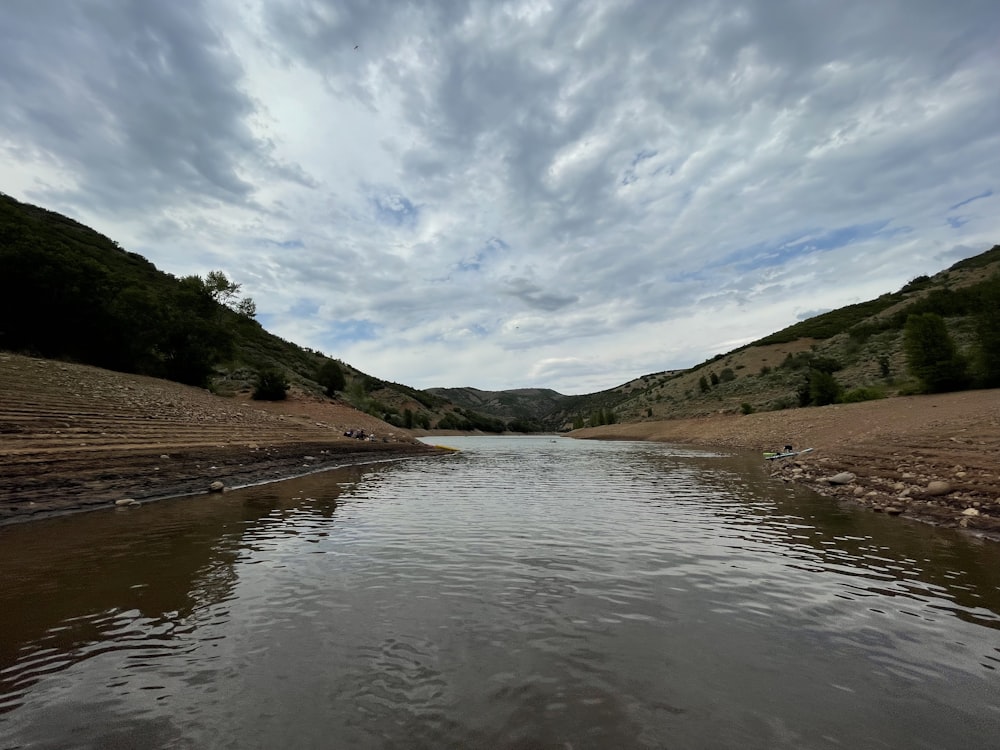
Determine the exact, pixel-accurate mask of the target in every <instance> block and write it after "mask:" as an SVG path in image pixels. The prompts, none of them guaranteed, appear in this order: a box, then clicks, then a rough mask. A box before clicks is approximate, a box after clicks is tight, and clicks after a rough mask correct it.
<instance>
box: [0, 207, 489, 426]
mask: <svg viewBox="0 0 1000 750" xmlns="http://www.w3.org/2000/svg"><path fill="white" fill-rule="evenodd" d="M0 269H2V272H0V350H8V351H15V352H23V353H27V354H34V355H39V356H42V357H47V358H59V359H65V360H70V361H75V362H80V363H85V364H90V365H95V366H98V367H103V368H107V369H111V370H116V371H120V372H126V373H133V374H139V375H149V376H153V377H157V378H165V379H169V380H173V381H176V382H180V383H185V384H188V385H197V386H202V387H207V388H209V389H211V390H212V391H213V392H214V393H217V394H220V395H225V396H237V395H240V396H247V395H249V394H251V393H252V392H253V391H254V389H255V387H256V385H257V383H258V382H259V380H260V378H261V376H262V374H265V373H272V374H273V373H277V375H278V376H279V377H280V378H283V379H284V380H285V381H286V382H287V384H288V385H289V387H290V392H291V393H293V394H299V395H302V396H304V397H308V398H315V399H323V398H326V392H327V386H328V383H325V382H324V381H325V380H327V379H326V378H324V377H323V375H322V373H323V370H324V368H330V367H333V368H334V370H337V371H339V372H340V375H341V376H342V377H341V379H340V380H341V382H339V383H337V385H336V387H335V388H334V389H333V390H334V395H335V400H336V401H338V402H340V403H344V404H348V405H350V406H353V407H354V408H356V409H358V410H360V411H363V412H365V413H366V414H369V415H372V416H376V417H378V418H379V419H381V420H384V421H385V422H387V423H388V424H389V425H392V426H393V427H396V428H406V427H424V428H430V427H436V426H439V425H441V426H442V427H444V428H452V429H453V428H456V427H458V428H467V427H473V426H474V427H477V428H480V429H489V430H492V431H502V430H503V428H504V425H503V424H502V423H501V422H499V421H498V420H496V419H494V418H492V417H486V416H483V415H480V414H476V413H473V412H470V411H469V410H466V409H459V408H456V407H455V405H454V404H452V403H451V402H449V401H448V400H447V399H444V398H441V397H440V396H434V395H432V394H428V393H425V392H423V391H420V390H417V389H414V388H410V387H408V386H405V385H400V384H397V383H389V382H385V381H382V380H379V379H378V378H375V377H373V376H371V375H369V374H367V373H364V372H362V371H360V370H358V369H357V368H354V367H352V366H351V365H349V364H347V363H344V362H341V361H339V360H336V359H334V358H333V357H328V356H327V355H325V354H323V353H322V352H317V351H313V350H311V349H308V348H304V347H300V346H298V345H296V344H294V343H292V342H290V341H286V340H284V339H282V338H280V337H278V336H275V335H273V334H271V333H269V332H268V331H266V330H265V329H264V328H263V327H262V326H261V325H260V324H259V323H258V322H257V321H256V320H255V319H254V317H253V315H254V309H255V306H254V305H253V303H252V301H249V300H247V299H246V298H240V297H239V296H238V295H236V290H238V288H239V285H238V284H236V283H234V282H229V280H228V279H226V278H225V276H224V275H222V274H221V273H218V274H217V275H216V272H213V274H209V276H208V277H206V278H205V279H202V278H199V277H197V276H189V277H184V278H177V277H175V276H173V275H171V274H168V273H165V272H163V271H160V270H159V269H157V268H156V267H155V266H154V265H153V264H152V263H150V262H149V261H148V260H146V259H145V258H143V257H142V256H140V255H138V254H136V253H132V252H128V251H127V250H125V249H124V248H123V247H121V246H120V245H119V244H118V243H117V242H114V241H113V240H111V239H109V238H108V237H105V236H104V235H102V234H100V233H98V232H95V231H94V230H93V229H90V228H89V227H86V226H84V225H83V224H80V223H79V222H77V221H74V220H73V219H70V218H68V217H66V216H63V215H61V214H58V213H55V212H53V211H48V210H46V209H44V208H40V207H38V206H32V205H30V204H26V203H21V202H19V201H17V200H15V199H14V198H12V197H10V196H7V195H3V194H0ZM441 423H443V425H442V424H441Z"/></svg>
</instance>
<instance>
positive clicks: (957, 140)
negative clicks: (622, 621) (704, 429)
mask: <svg viewBox="0 0 1000 750" xmlns="http://www.w3.org/2000/svg"><path fill="white" fill-rule="evenodd" d="M2 13H3V14H4V23H3V24H0V102H2V104H0V149H2V155H3V158H4V159H5V163H7V164H9V165H10V169H8V170H7V171H6V174H5V177H4V178H3V184H2V185H0V189H3V190H5V191H6V192H10V193H12V194H15V195H17V196H18V197H21V198H26V199H30V200H34V201H36V202H39V203H42V204H43V205H46V206H47V207H49V208H53V209H55V210H63V211H66V212H68V213H71V214H72V215H74V216H76V217H77V218H80V219H81V220H84V221H86V222H87V223H90V224H92V225H94V226H96V227H97V228H98V229H100V231H102V232H103V233H105V234H108V235H109V236H112V237H114V238H116V239H118V240H119V241H120V242H122V243H123V244H124V245H126V247H128V248H129V249H130V250H135V251H137V252H142V253H143V254H145V255H147V256H148V257H150V258H151V259H152V260H153V261H154V262H156V263H157V264H158V265H159V266H161V267H163V268H165V269H166V270H168V271H171V272H173V273H191V272H202V273H203V272H205V271H207V270H209V269H211V268H213V267H220V268H223V269H224V270H225V271H226V273H227V275H229V276H230V277H231V278H234V279H236V280H237V281H240V282H242V283H243V284H244V291H246V292H247V293H248V294H251V295H252V296H253V297H254V298H255V299H256V301H257V303H258V309H260V311H261V314H262V317H263V316H266V319H267V320H268V321H269V323H270V324H272V325H273V326H274V327H275V332H277V333H279V335H282V336H283V337H285V338H288V339H291V340H293V341H296V342H298V343H301V344H304V345H307V346H311V347H313V348H319V349H321V350H323V351H326V352H328V353H333V354H334V355H336V356H339V357H341V358H343V359H344V360H346V361H348V362H350V363H351V364H354V365H356V366H358V367H361V368H362V369H366V370H367V371H370V372H371V373H372V374H374V375H376V376H378V377H382V378H385V379H387V380H393V381H396V382H404V383H409V384H412V385H416V386H431V385H452V384H455V383H456V382H462V383H463V384H467V385H477V386H479V387H488V388H503V387H513V386H517V385H545V386H552V387H556V388H560V389H563V390H568V391H579V390H580V389H582V388H593V389H595V390H596V389H598V388H604V387H610V386H612V385H615V384H616V382H615V381H616V379H620V380H619V381H618V382H621V381H624V380H627V379H629V378H630V377H632V376H634V375H635V374H637V372H652V371H656V370H659V369H672V368H676V367H682V366H687V365H690V364H694V363H696V362H699V361H702V360H704V359H706V358H708V357H710V356H712V355H713V354H715V353H718V352H717V351H715V350H713V347H715V346H725V345H728V344H729V342H732V341H748V340H752V339H753V338H755V337H759V336H763V335H766V334H767V333H770V332H771V331H773V330H776V329H777V328H781V327H784V326H786V325H789V324H791V323H793V322H794V321H795V320H796V319H797V317H798V316H799V315H800V314H802V313H803V311H806V310H815V309H833V308H835V307H838V306H840V305H843V304H848V303H850V302H855V301H859V300H861V299H866V298H869V297H873V296H877V295H878V294H881V293H883V292H885V291H887V290H891V289H895V288H898V287H899V286H901V285H902V284H903V283H905V281H907V280H908V279H910V278H912V277H914V276H916V275H919V274H921V273H931V272H934V271H936V270H939V268H940V264H941V262H942V260H943V259H945V258H951V259H952V262H953V260H954V259H957V257H955V255H954V253H956V252H966V251H967V252H968V254H972V253H974V252H981V251H982V250H985V249H987V248H988V247H990V246H991V245H992V244H995V243H996V242H997V241H998V239H997V237H998V235H1000V220H998V219H997V218H996V217H998V216H1000V197H998V196H1000V194H998V193H997V192H996V179H997V178H996V175H997V174H998V173H1000V156H998V154H1000V99H998V98H997V97H996V96H995V95H994V89H995V80H994V79H995V76H994V74H993V70H995V69H996V67H997V62H998V61H997V54H996V47H995V40H996V38H997V37H998V35H1000V8H998V7H997V5H996V3H995V2H992V0H968V1H967V2H965V3H963V5H962V12H961V13H958V12H956V11H955V10H954V8H952V7H949V6H945V5H942V4H939V3H928V2H918V3H911V2H903V0H886V1H885V2H880V3H870V2H863V1H862V0H844V2H841V3H836V4H823V3H810V4H803V3H787V2H774V1H773V0H743V1H741V2H738V3H732V2H722V0H707V1H706V2H693V0H690V1H684V2H675V3H639V2H633V3H611V2H588V3H572V2H568V1H566V0H554V1H553V2H548V3H537V2H529V1H528V0H525V1H524V2H510V3H503V4H498V3H476V2H471V0H470V1H469V2H464V1H459V0H453V1H449V2H429V1H428V2H413V3H407V4H403V5H401V4H399V3H393V2H388V0H379V1H376V2H370V1H365V2H362V0H337V1H336V2H334V1H333V0H329V1H327V0H290V1H289V2H283V3H267V2H263V0H249V1H244V0H240V2H237V0H216V1H215V2H213V3H210V4H209V3H202V2H191V3H182V4H176V3H175V4H159V5H151V4H143V3H134V2H129V1H128V0H92V2H89V3H87V4H86V5H85V6H79V7H78V6H77V5H69V6H66V5H65V4H56V3H52V2H46V1H44V0H43V1H42V2H34V3H14V4H12V5H8V6H5V7H4V10H3V11H2ZM355 47H357V49H355ZM38 49H48V50H58V54H51V55H42V56H39V55H37V54H35V52H34V51H35V50H38ZM959 210H961V213H960V214H959V213H956V212H958V211H959ZM956 248H963V250H956ZM303 300H309V301H314V302H315V304H312V302H310V303H309V304H304V303H303V302H302V301H303ZM584 352H585V353H586V355H585V356H584V354H583V353H584ZM591 353H593V356H591ZM563 362H565V363H569V364H567V365H566V366H561V365H559V366H557V364H544V363H563ZM633 368H637V372H636V371H634V370H633ZM547 378H551V380H547V381H546V379H547ZM543 381H545V382H543Z"/></svg>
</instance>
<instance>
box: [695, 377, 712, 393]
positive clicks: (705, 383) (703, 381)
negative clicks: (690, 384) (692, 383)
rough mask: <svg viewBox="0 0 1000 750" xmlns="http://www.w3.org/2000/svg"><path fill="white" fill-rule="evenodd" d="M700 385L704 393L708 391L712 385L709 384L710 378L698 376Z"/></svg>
mask: <svg viewBox="0 0 1000 750" xmlns="http://www.w3.org/2000/svg"><path fill="white" fill-rule="evenodd" d="M698 387H699V388H700V389H701V392H702V393H708V389H709V387H710V386H709V385H708V380H706V379H705V376H704V375H702V376H701V377H700V378H698Z"/></svg>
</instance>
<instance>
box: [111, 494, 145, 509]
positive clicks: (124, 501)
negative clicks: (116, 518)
mask: <svg viewBox="0 0 1000 750" xmlns="http://www.w3.org/2000/svg"><path fill="white" fill-rule="evenodd" d="M138 504H139V503H138V502H136V501H135V499H134V498H131V497H122V498H119V499H118V500H115V505H116V506H118V507H119V508H127V507H128V506H130V505H138Z"/></svg>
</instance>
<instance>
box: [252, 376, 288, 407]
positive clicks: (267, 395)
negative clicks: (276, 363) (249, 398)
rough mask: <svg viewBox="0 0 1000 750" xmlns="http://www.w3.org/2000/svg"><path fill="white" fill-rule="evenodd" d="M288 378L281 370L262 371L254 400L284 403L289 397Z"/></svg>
mask: <svg viewBox="0 0 1000 750" xmlns="http://www.w3.org/2000/svg"><path fill="white" fill-rule="evenodd" d="M288 388H289V383H288V378H287V377H285V373H283V372H281V371H280V370H261V371H260V372H259V373H258V374H257V386H256V388H254V392H253V398H254V399H256V400H257V401H284V400H285V398H286V397H287V396H288Z"/></svg>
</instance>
